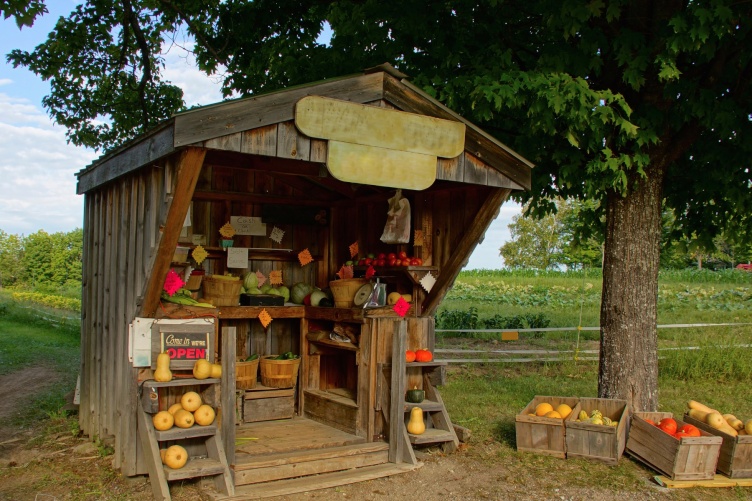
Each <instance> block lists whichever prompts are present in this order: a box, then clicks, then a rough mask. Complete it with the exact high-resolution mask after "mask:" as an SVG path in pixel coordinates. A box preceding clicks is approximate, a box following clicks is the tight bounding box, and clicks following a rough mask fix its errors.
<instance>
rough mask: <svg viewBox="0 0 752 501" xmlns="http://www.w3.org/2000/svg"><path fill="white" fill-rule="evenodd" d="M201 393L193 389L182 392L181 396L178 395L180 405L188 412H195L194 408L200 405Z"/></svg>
mask: <svg viewBox="0 0 752 501" xmlns="http://www.w3.org/2000/svg"><path fill="white" fill-rule="evenodd" d="M202 403H203V402H201V395H199V394H198V393H196V392H195V391H189V392H187V393H184V394H183V396H182V397H180V405H182V406H183V409H185V410H187V411H188V412H195V410H196V409H198V408H199V407H201V404H202Z"/></svg>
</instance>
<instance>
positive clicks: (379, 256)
mask: <svg viewBox="0 0 752 501" xmlns="http://www.w3.org/2000/svg"><path fill="white" fill-rule="evenodd" d="M376 259H386V254H384V253H383V252H379V255H378V256H376Z"/></svg>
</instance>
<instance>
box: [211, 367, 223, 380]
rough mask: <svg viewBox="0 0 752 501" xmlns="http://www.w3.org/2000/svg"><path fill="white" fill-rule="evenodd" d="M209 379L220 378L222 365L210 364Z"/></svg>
mask: <svg viewBox="0 0 752 501" xmlns="http://www.w3.org/2000/svg"><path fill="white" fill-rule="evenodd" d="M211 377H213V378H214V379H219V378H221V377H222V364H211Z"/></svg>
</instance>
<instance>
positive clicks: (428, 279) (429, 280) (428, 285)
mask: <svg viewBox="0 0 752 501" xmlns="http://www.w3.org/2000/svg"><path fill="white" fill-rule="evenodd" d="M435 283H436V277H434V276H433V274H432V273H431V272H430V271H429V272H428V273H426V274H425V275H424V276H423V278H421V279H420V285H421V287H423V289H424V290H425V291H426V292H431V289H433V286H434V284H435Z"/></svg>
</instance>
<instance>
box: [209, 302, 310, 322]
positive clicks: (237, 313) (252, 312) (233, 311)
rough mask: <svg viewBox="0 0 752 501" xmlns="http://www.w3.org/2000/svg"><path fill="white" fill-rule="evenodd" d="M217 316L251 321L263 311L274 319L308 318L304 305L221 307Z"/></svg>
mask: <svg viewBox="0 0 752 501" xmlns="http://www.w3.org/2000/svg"><path fill="white" fill-rule="evenodd" d="M218 310H219V311H218V312H217V316H218V317H219V318H220V319H245V318H248V319H251V318H256V317H258V316H259V314H260V313H261V311H262V310H266V312H267V313H269V315H271V317H272V318H274V319H278V318H303V317H305V316H306V307H305V306H302V305H290V306H219V307H218Z"/></svg>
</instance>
